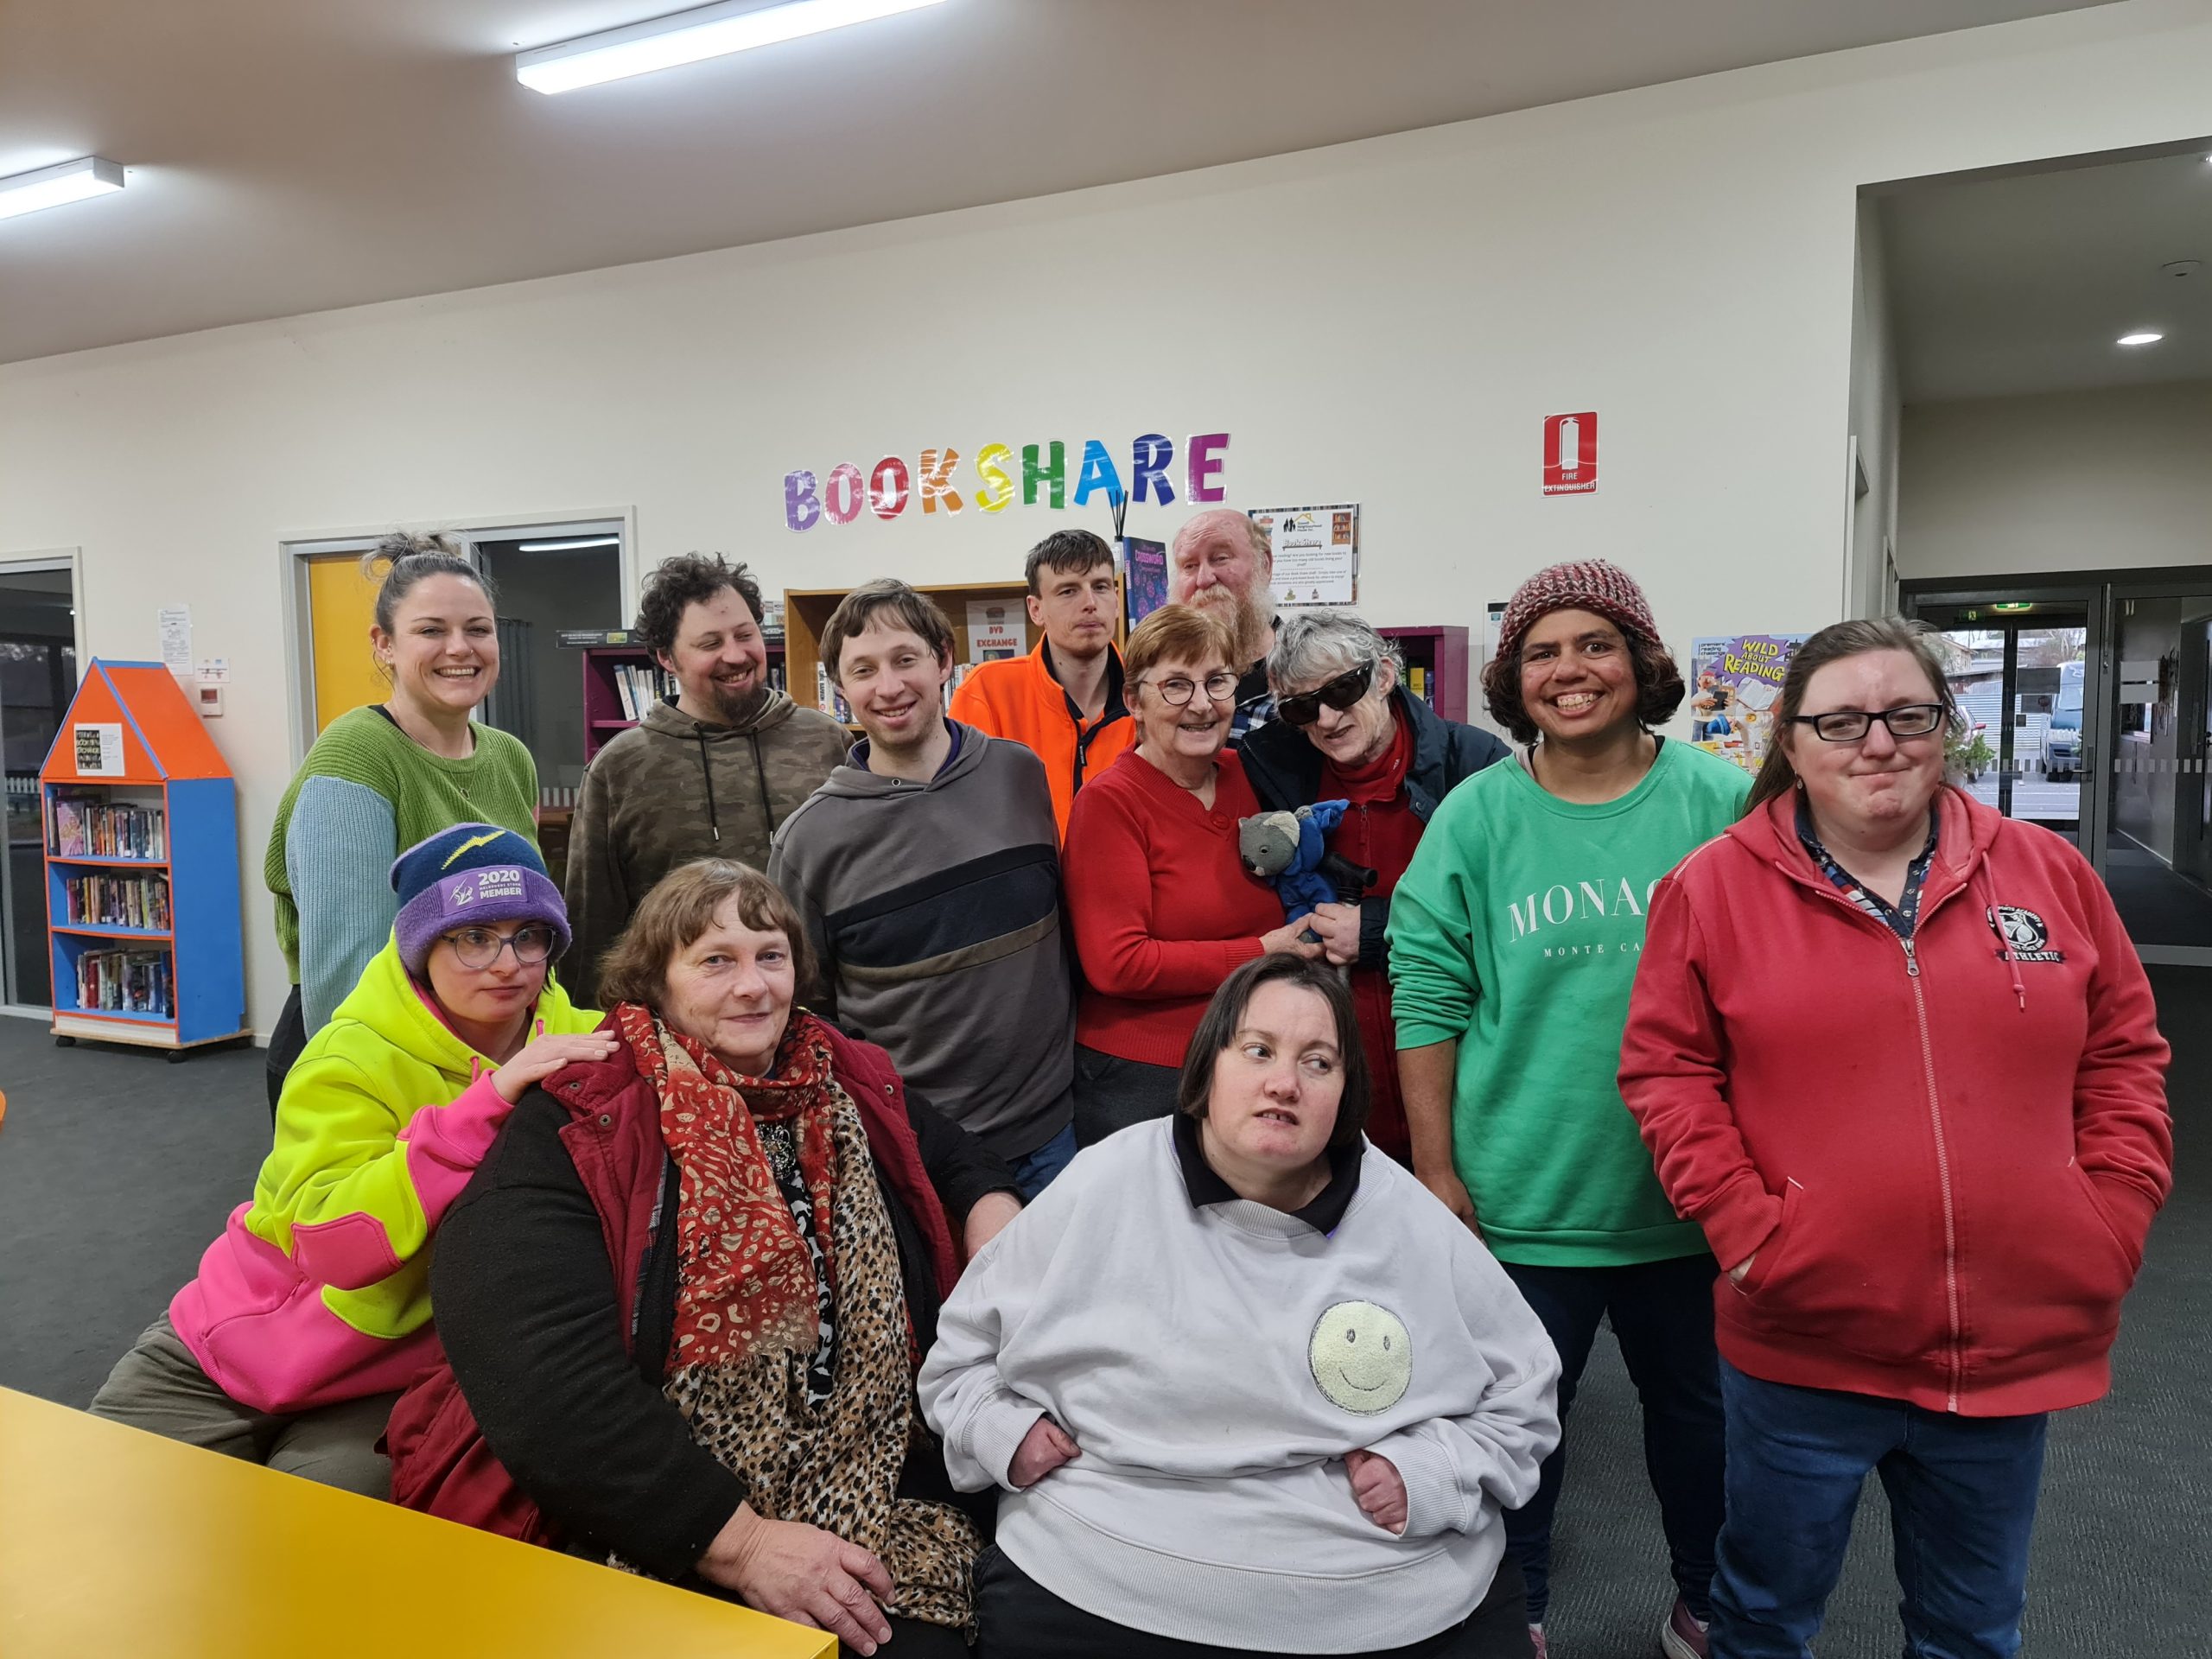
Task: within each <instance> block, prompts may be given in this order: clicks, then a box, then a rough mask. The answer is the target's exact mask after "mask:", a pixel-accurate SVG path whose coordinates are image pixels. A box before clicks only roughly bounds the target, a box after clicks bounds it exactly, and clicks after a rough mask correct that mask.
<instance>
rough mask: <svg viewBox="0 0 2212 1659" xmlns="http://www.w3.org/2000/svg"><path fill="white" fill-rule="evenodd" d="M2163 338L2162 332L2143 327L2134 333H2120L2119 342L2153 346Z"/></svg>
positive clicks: (2130, 344)
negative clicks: (2158, 332) (2157, 332)
mask: <svg viewBox="0 0 2212 1659" xmlns="http://www.w3.org/2000/svg"><path fill="white" fill-rule="evenodd" d="M2164 338H2165V336H2164V334H2156V333H2153V332H2152V330H2150V329H2148V328H2145V329H2143V330H2141V331H2139V333H2136V334H2122V335H2121V336H2120V344H2121V345H2122V346H2155V345H2157V344H2158V342H2159V341H2160V340H2164Z"/></svg>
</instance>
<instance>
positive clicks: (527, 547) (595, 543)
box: [515, 536, 622, 553]
mask: <svg viewBox="0 0 2212 1659" xmlns="http://www.w3.org/2000/svg"><path fill="white" fill-rule="evenodd" d="M621 545H622V538H621V537H620V536H580V537H576V538H575V540H574V541H568V542H517V543H515V551H516V552H518V553H566V552H568V551H569V550H571V549H572V548H578V547H620V546H621Z"/></svg>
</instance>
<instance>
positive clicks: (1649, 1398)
mask: <svg viewBox="0 0 2212 1659" xmlns="http://www.w3.org/2000/svg"><path fill="white" fill-rule="evenodd" d="M1499 1265H1500V1266H1502V1267H1503V1268H1504V1269H1505V1271H1506V1273H1507V1274H1509V1275H1510V1277H1511V1279H1512V1281H1513V1282H1514V1283H1515V1284H1516V1285H1517V1286H1519V1287H1520V1289H1521V1294H1522V1296H1523V1297H1524V1298H1526V1299H1527V1300H1528V1303H1529V1306H1530V1307H1531V1308H1533V1309H1534V1310H1535V1314H1536V1317H1537V1318H1538V1319H1541V1320H1542V1321H1543V1323H1544V1330H1545V1332H1546V1333H1547V1334H1548V1336H1549V1337H1550V1338H1551V1339H1552V1346H1553V1347H1554V1348H1556V1349H1557V1350H1559V1363H1560V1379H1559V1417H1560V1428H1561V1429H1562V1431H1563V1430H1564V1429H1565V1427H1566V1426H1567V1408H1568V1407H1569V1406H1571V1405H1572V1404H1573V1403H1574V1390H1575V1385H1576V1384H1577V1383H1580V1381H1581V1379H1582V1368H1583V1367H1584V1366H1585V1365H1586V1364H1587V1363H1589V1360H1590V1345H1591V1344H1592V1342H1594V1341H1595V1340H1596V1339H1597V1336H1598V1326H1599V1323H1600V1322H1601V1321H1603V1320H1604V1319H1607V1318H1608V1317H1610V1318H1611V1320H1612V1325H1613V1336H1614V1338H1615V1339H1616V1340H1617V1341H1618V1342H1619V1344H1620V1345H1621V1359H1622V1361H1623V1363H1625V1364H1626V1365H1627V1367H1628V1374H1629V1377H1630V1381H1631V1382H1633V1383H1635V1384H1636V1392H1637V1396H1638V1397H1639V1398H1640V1399H1641V1400H1642V1401H1643V1467H1644V1471H1645V1472H1646V1474H1648V1475H1649V1477H1650V1480H1651V1490H1652V1491H1653V1492H1654V1493H1655V1494H1656V1496H1657V1497H1658V1499H1659V1520H1660V1524H1661V1525H1662V1527H1663V1528H1664V1529H1665V1530H1666V1534H1667V1554H1668V1557H1669V1565H1670V1566H1671V1567H1672V1568H1673V1570H1674V1576H1675V1589H1676V1590H1677V1591H1679V1592H1681V1598H1682V1599H1683V1600H1684V1601H1686V1602H1688V1604H1689V1608H1690V1611H1691V1612H1692V1613H1694V1615H1696V1616H1697V1617H1698V1618H1705V1617H1706V1615H1707V1606H1708V1603H1707V1597H1708V1596H1709V1594H1710V1586H1711V1585H1712V1581H1713V1539H1714V1537H1715V1536H1716V1535H1718V1534H1719V1531H1720V1510H1721V1474H1720V1465H1721V1458H1722V1445H1723V1441H1722V1431H1721V1417H1720V1377H1719V1363H1720V1357H1719V1353H1718V1351H1716V1350H1715V1349H1714V1348H1713V1275H1714V1274H1716V1273H1718V1272H1719V1266H1718V1264H1716V1263H1715V1262H1714V1261H1713V1258H1712V1257H1711V1256H1710V1255H1702V1254H1700V1255H1684V1256H1677V1257H1675V1259H1674V1260H1672V1261H1669V1262H1637V1263H1636V1264H1634V1265H1633V1266H1630V1267H1620V1268H1532V1267H1528V1266H1525V1265H1523V1264H1522V1263H1521V1262H1501V1263H1500V1264H1499ZM1566 1476H1567V1441H1566V1440H1565V1439H1564V1438H1562V1439H1561V1440H1560V1444H1559V1446H1558V1449H1557V1450H1555V1451H1554V1452H1553V1453H1552V1454H1551V1456H1549V1457H1548V1458H1546V1459H1544V1461H1543V1464H1542V1465H1541V1470H1540V1471H1539V1473H1538V1475H1537V1479H1536V1495H1535V1497H1532V1498H1530V1499H1529V1501H1528V1503H1525V1504H1523V1505H1522V1507H1521V1508H1519V1509H1517V1510H1507V1511H1506V1512H1505V1542H1506V1548H1509V1549H1510V1550H1511V1551H1512V1552H1513V1554H1514V1557H1515V1559H1516V1560H1518V1561H1519V1562H1520V1563H1521V1571H1522V1575H1523V1577H1525V1578H1526V1579H1527V1580H1528V1585H1529V1623H1530V1624H1542V1623H1543V1621H1544V1611H1545V1610H1546V1609H1547V1608H1548V1606H1549V1605H1551V1563H1552V1516H1553V1514H1554V1512H1555V1511H1556V1510H1558V1508H1559V1492H1560V1483H1561V1482H1562V1481H1563V1480H1564V1479H1565V1478H1566Z"/></svg>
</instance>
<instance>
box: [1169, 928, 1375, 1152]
mask: <svg viewBox="0 0 2212 1659" xmlns="http://www.w3.org/2000/svg"><path fill="white" fill-rule="evenodd" d="M1277 983H1281V984H1284V985H1294V986H1296V987H1298V988H1300V990H1306V991H1311V992H1313V994H1314V995H1316V996H1318V997H1319V998H1320V999H1321V1000H1322V1001H1324V1002H1326V1003H1327V1004H1328V1005H1329V1013H1330V1014H1331V1015H1332V1017H1333V1018H1334V1020H1335V1021H1336V1027H1337V1052H1338V1055H1339V1057H1340V1058H1342V1060H1343V1064H1344V1093H1343V1094H1342V1095H1341V1096H1339V1097H1338V1101H1337V1127H1336V1128H1334V1129H1333V1130H1332V1131H1331V1133H1330V1135H1329V1145H1330V1146H1331V1147H1348V1146H1351V1144H1352V1143H1353V1142H1354V1141H1357V1140H1358V1139H1359V1137H1360V1135H1361V1133H1362V1132H1363V1130H1364V1129H1365V1128H1367V1111H1368V1108H1369V1106H1370V1104H1371V1103H1372V1102H1373V1100H1374V1097H1375V1080H1374V1078H1373V1077H1372V1076H1370V1073H1369V1071H1368V1069H1367V1050H1366V1047H1365V1046H1364V1045H1363V1044H1362V1043H1361V1042H1360V1040H1359V1015H1358V1014H1357V1012H1356V1011H1355V1010H1354V1009H1353V1007H1352V1005H1351V992H1350V991H1349V990H1347V989H1345V988H1344V976H1343V975H1342V974H1340V973H1338V971H1337V970H1336V969H1334V968H1332V967H1330V966H1329V965H1328V963H1325V962H1318V961H1316V962H1309V961H1307V960H1306V958H1305V957H1299V956H1293V955H1292V954H1291V953H1290V952H1289V951H1287V950H1278V951H1276V952H1274V954H1273V955H1270V956H1265V957H1254V958H1253V959H1252V960H1251V961H1249V962H1248V963H1245V964H1244V965H1243V967H1241V968H1239V969H1237V970H1236V972H1235V973H1233V974H1231V975H1230V976H1229V977H1228V978H1227V979H1225V980H1224V981H1222V982H1221V988H1220V989H1219V990H1217V991H1216V992H1215V993H1214V994H1213V1001H1211V1002H1209V1003H1207V1004H1206V1011H1205V1014H1203V1015H1201V1016H1200V1018H1199V1020H1198V1029H1197V1030H1196V1031H1194V1032H1192V1033H1191V1046H1190V1047H1188V1048H1187V1049H1185V1050H1184V1052H1183V1074H1182V1076H1181V1077H1179V1078H1177V1079H1176V1083H1175V1109H1176V1110H1177V1111H1179V1112H1183V1113H1185V1114H1187V1115H1188V1116H1192V1117H1196V1118H1204V1117H1205V1115H1206V1108H1207V1105H1208V1103H1209V1102H1210V1100H1211V1096H1212V1094H1213V1067H1214V1060H1215V1058H1216V1057H1217V1056H1218V1055H1219V1054H1220V1053H1221V1052H1222V1051H1223V1050H1224V1049H1225V1048H1227V1047H1228V1046H1230V1044H1231V1043H1233V1042H1235V1041H1236V1030H1237V1027H1238V1026H1239V1025H1241V1024H1242V1023H1243V1019H1244V1010H1245V1008H1246V1007H1248V1006H1249V1004H1250V1002H1251V1001H1252V997H1253V994H1254V993H1255V992H1256V991H1257V990H1258V989H1259V988H1260V987H1261V986H1262V985H1272V984H1277Z"/></svg>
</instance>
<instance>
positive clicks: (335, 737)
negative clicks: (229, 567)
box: [262, 535, 537, 1114]
mask: <svg viewBox="0 0 2212 1659" xmlns="http://www.w3.org/2000/svg"><path fill="white" fill-rule="evenodd" d="M378 566H383V567H385V568H384V570H383V582H382V585H381V586H380V587H379V588H378V589H377V602H376V620H375V622H374V624H373V625H372V626H371V627H370V629H369V644H370V645H371V648H372V649H373V650H374V652H376V658H377V663H378V666H379V667H380V668H381V669H382V670H383V671H384V673H385V677H386V678H387V679H389V680H390V681H391V696H390V697H389V698H387V699H386V700H385V702H380V703H370V704H368V705H366V706H365V707H363V708H359V709H350V710H348V711H347V712H346V713H345V714H342V715H339V717H338V718H337V719H335V720H334V721H331V722H330V724H329V725H328V726H327V727H325V728H323V732H322V735H321V737H319V738H317V739H316V740H315V747H313V748H311V749H309V750H308V758H307V760H306V761H305V762H304V763H303V764H302V766H301V767H300V770H299V774H298V775H297V776H296V777H295V778H294V779H292V784H291V787H290V788H289V789H287V790H286V791H284V798H283V800H282V801H281V802H279V803H278V804H277V823H276V825H275V827H274V828H273V829H271V830H270V835H269V851H268V854H267V855H266V857H264V860H263V861H262V879H263V880H264V881H265V882H266V883H267V884H268V887H269V891H270V893H274V894H275V895H276V898H277V945H278V947H279V948H280V949H282V950H283V952H284V963H285V966H286V967H288V968H289V969H290V970H291V975H292V993H291V995H289V997H287V998H286V999H285V1001H284V1011H283V1014H280V1015H279V1016H278V1018H277V1029H276V1031H275V1032H274V1033H271V1034H270V1039H269V1109H270V1112H271V1113H272V1114H273V1113H274V1112H275V1111H276V1109H277V1096H278V1095H279V1094H280V1093H281V1092H282V1091H283V1084H284V1074H285V1073H286V1072H287V1071H290V1070H291V1066H292V1062H293V1061H294V1060H295V1059H296V1058H298V1057H299V1052H300V1051H301V1049H302V1048H303V1047H305V1046H307V1041H308V1038H310V1037H312V1036H314V1035H315V1033H317V1032H318V1031H321V1029H322V1028H323V1027H324V1026H326V1025H327V1024H328V1023H329V1021H330V1016H331V1014H333V1013H334V1012H335V1011H336V1009H337V1007H338V1005H339V1003H340V1002H341V1001H344V1000H345V999H346V995H347V994H348V993H349V992H351V991H352V990H353V986H354V982H356V981H358V980H359V978H360V976H361V970H362V969H364V968H365V967H367V966H368V964H369V961H370V959H371V958H372V957H374V956H375V955H376V954H377V952H378V950H382V949H383V948H384V944H385V940H386V939H388V938H391V925H392V918H393V917H394V916H395V915H396V914H397V906H396V903H395V901H394V899H393V895H392V891H391V887H390V885H389V884H388V883H387V882H386V881H385V872H386V871H388V870H389V869H391V862H392V860H393V859H395V858H397V856H398V855H399V854H400V852H401V850H402V849H405V848H409V847H412V846H415V845H416V844H417V843H418V842H423V841H425V840H427V839H428V838H429V837H430V836H434V835H435V834H437V833H438V831H440V830H441V829H449V828H451V827H452V826H453V825H454V824H456V823H496V824H498V825H499V826H500V827H501V828H503V829H512V830H513V831H514V832H515V833H516V834H517V835H518V836H522V837H523V838H524V840H526V841H528V842H530V843H531V845H532V846H535V845H537V767H536V766H534V765H533V764H531V758H530V751H529V750H527V749H525V748H524V747H523V746H522V744H521V743H520V742H518V741H517V740H516V739H514V738H512V737H511V736H509V735H508V734H506V733H505V732H499V731H494V730H493V729H492V728H490V727H488V726H481V725H479V724H478V723H477V722H476V721H474V720H472V719H471V718H469V716H470V715H472V714H474V712H475V709H476V708H477V705H478V704H480V703H481V702H483V701H484V699H485V698H486V697H487V696H490V695H491V692H492V688H493V685H495V684H497V683H498V682H499V625H498V622H497V620H496V619H495V618H494V616H493V606H494V603H495V602H496V600H497V597H498V596H497V594H494V593H493V590H492V586H491V582H490V579H489V578H488V577H486V576H485V575H483V574H482V573H481V572H480V571H479V570H478V569H476V567H475V566H474V564H473V563H470V562H469V559H468V556H467V548H466V546H465V545H463V544H462V543H460V542H458V541H455V540H454V538H452V537H447V536H406V535H392V536H388V537H385V539H384V540H383V541H382V542H381V543H378V546H377V548H376V550H374V551H373V552H372V553H370V554H369V555H368V556H367V557H366V558H365V559H364V560H363V561H362V562H361V569H362V573H363V574H364V575H367V576H368V577H370V578H371V579H372V580H374V579H375V578H376V576H377V575H378Z"/></svg>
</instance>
